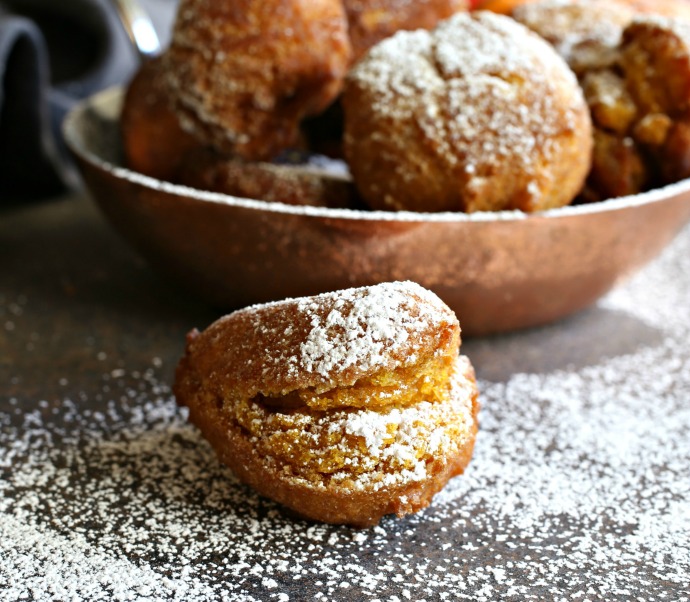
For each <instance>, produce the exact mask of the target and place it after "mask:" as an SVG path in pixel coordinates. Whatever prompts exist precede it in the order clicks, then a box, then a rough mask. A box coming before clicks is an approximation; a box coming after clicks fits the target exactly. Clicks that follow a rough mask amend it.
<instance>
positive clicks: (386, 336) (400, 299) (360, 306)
mask: <svg viewBox="0 0 690 602" xmlns="http://www.w3.org/2000/svg"><path fill="white" fill-rule="evenodd" d="M411 295H414V296H411ZM329 297H333V298H335V299H336V301H335V303H334V304H333V307H332V309H331V310H330V311H329V312H328V314H326V315H325V316H323V315H322V314H321V313H320V312H319V310H320V309H321V306H322V303H323V302H324V301H325V300H327V299H328V298H329ZM420 301H421V302H420ZM297 307H298V309H299V311H301V312H303V313H306V314H308V315H309V316H310V318H311V327H312V328H311V331H310V332H309V335H308V337H307V339H306V341H305V342H304V343H302V345H301V357H300V365H301V367H302V368H303V369H304V370H306V371H307V372H317V373H319V374H321V375H322V376H324V377H328V376H329V375H330V374H331V373H332V372H333V371H334V370H345V369H347V368H349V367H350V366H356V367H358V368H359V369H360V370H361V371H364V372H366V371H370V370H372V369H375V368H377V367H383V366H385V365H387V364H388V363H389V362H390V357H391V356H397V355H400V354H401V352H402V351H403V350H405V349H410V350H414V345H415V341H414V339H415V338H416V337H420V336H422V335H426V334H427V333H428V332H429V331H430V329H434V328H437V327H438V326H439V325H441V324H444V323H448V322H449V321H450V320H451V319H452V316H451V313H450V310H448V308H447V307H446V306H445V305H444V304H443V303H442V302H441V300H440V299H439V298H438V297H437V296H436V295H434V294H433V293H431V292H429V291H428V290H426V289H424V288H423V287H421V286H419V285H418V284H416V283H413V282H394V283H383V284H379V285H376V286H372V287H367V288H364V289H348V290H347V291H341V292H338V293H337V294H336V295H335V296H334V295H321V296H319V297H317V298H310V297H307V298H305V299H303V300H300V301H299V303H298V305H297ZM407 361H408V362H409V363H414V362H415V361H416V358H415V356H414V354H412V355H410V356H409V357H408V358H407Z"/></svg>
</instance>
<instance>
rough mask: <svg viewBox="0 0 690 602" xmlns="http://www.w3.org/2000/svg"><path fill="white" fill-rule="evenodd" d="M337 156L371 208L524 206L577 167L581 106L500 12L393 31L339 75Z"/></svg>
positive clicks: (542, 47)
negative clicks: (340, 146)
mask: <svg viewBox="0 0 690 602" xmlns="http://www.w3.org/2000/svg"><path fill="white" fill-rule="evenodd" d="M343 106H344V110H345V138H344V149H345V156H346V158H347V160H348V163H349V164H350V168H351V171H352V174H353V177H354V180H355V184H356V186H357V187H358V190H359V192H360V194H361V195H362V197H363V199H364V200H365V201H366V202H367V203H368V204H369V205H371V206H372V207H374V208H377V209H394V210H399V209H407V210H412V211H458V210H460V211H468V212H471V211H482V210H502V209H521V210H524V211H536V210H541V209H548V208H552V207H559V206H562V205H565V204H568V203H569V202H570V201H571V200H572V199H573V197H574V196H575V195H576V194H577V192H578V191H579V190H580V188H581V186H582V183H583V181H584V178H585V176H586V174H587V172H588V171H589V164H590V158H591V146H592V131H591V123H590V116H589V111H588V109H587V105H586V103H585V101H584V98H583V95H582V91H581V89H580V87H579V85H578V83H577V80H576V78H575V76H574V74H573V73H572V71H571V70H570V69H569V68H568V66H567V65H566V64H565V62H564V61H563V59H562V58H561V57H559V56H558V54H557V53H556V52H555V51H554V49H553V48H552V47H551V46H550V45H549V44H548V43H546V42H545V41H544V40H542V39H541V38H539V37H538V36H537V35H535V34H534V33H532V32H530V31H529V30H527V29H526V28H525V27H523V26H522V25H520V24H518V23H516V22H515V21H513V20H512V19H509V18H507V17H503V16H500V15H495V14H493V13H489V12H475V13H459V14H457V15H455V16H454V17H452V18H450V19H448V20H446V21H444V22H443V23H441V24H440V25H439V26H438V27H437V28H436V29H434V30H433V31H431V32H426V31H416V32H399V33H397V34H396V35H395V36H393V37H392V38H389V39H387V40H384V41H383V42H381V43H380V44H378V45H377V46H375V47H374V48H373V49H372V50H371V51H370V52H369V53H368V54H367V55H366V56H365V58H363V59H362V60H361V61H360V62H359V63H358V65H357V66H356V67H355V68H354V69H353V71H352V72H351V74H350V76H349V77H348V79H347V82H346V86H345V90H344V94H343Z"/></svg>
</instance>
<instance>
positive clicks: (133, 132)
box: [120, 58, 202, 181]
mask: <svg viewBox="0 0 690 602" xmlns="http://www.w3.org/2000/svg"><path fill="white" fill-rule="evenodd" d="M120 128H121V136H122V145H123V150H124V153H125V161H126V163H127V166H128V167H129V168H130V169H133V170H134V171H137V172H139V173H142V174H145V175H147V176H151V177H152V178H158V179H159V180H166V181H172V180H174V179H175V178H176V176H177V173H178V170H179V168H180V166H181V165H182V163H183V161H184V157H185V155H186V153H187V152H189V151H191V150H193V149H197V148H199V147H201V146H202V144H201V142H199V141H198V140H197V139H196V138H195V137H194V136H192V135H191V134H190V133H188V132H186V131H185V130H184V129H183V128H182V126H181V124H180V122H179V119H178V117H177V114H176V113H175V112H174V111H173V109H172V107H171V106H170V102H169V92H168V87H167V77H166V76H165V74H164V72H163V69H162V68H161V59H160V58H156V59H153V60H151V61H146V62H145V63H144V64H143V65H142V66H141V68H140V69H139V71H137V73H136V74H135V76H134V78H133V79H132V81H131V82H130V84H129V86H128V88H127V92H126V94H125V97H124V101H123V106H122V114H121V117H120Z"/></svg>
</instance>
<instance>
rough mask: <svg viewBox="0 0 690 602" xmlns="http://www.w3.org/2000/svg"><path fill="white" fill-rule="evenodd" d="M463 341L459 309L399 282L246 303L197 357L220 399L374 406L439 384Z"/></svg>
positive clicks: (198, 338) (200, 340)
mask: <svg viewBox="0 0 690 602" xmlns="http://www.w3.org/2000/svg"><path fill="white" fill-rule="evenodd" d="M459 344H460V327H459V325H458V321H457V318H456V317H455V314H454V313H453V312H452V310H450V309H449V308H448V307H447V306H446V305H445V304H444V303H443V302H442V301H441V300H440V299H439V298H438V297H437V296H436V295H435V294H433V293H431V292H429V291H427V290H426V289H424V288H422V287H421V286H419V285H417V284H415V283H412V282H392V283H384V284H378V285H375V286H370V287H362V288H354V289H348V290H345V291H338V292H336V293H325V294H321V295H316V296H313V297H304V298H300V299H288V300H285V301H279V302H274V303H267V304H262V305H255V306H252V307H249V308H246V309H243V310H239V311H236V312H234V313H232V314H230V315H228V316H226V317H225V318H222V319H221V320H219V321H218V322H216V323H214V324H213V325H212V326H211V327H209V328H208V329H207V330H206V331H204V333H203V334H202V335H199V334H198V333H192V334H191V335H190V337H189V340H188V345H187V357H188V358H190V361H193V365H190V366H189V368H191V369H192V370H193V371H194V372H196V373H197V374H203V375H205V381H206V385H205V386H206V388H207V390H208V389H209V388H210V389H212V390H213V393H214V394H215V395H217V396H218V398H219V399H224V400H227V399H235V400H237V399H249V398H257V397H259V396H260V398H261V402H262V403H264V404H266V405H269V406H270V405H272V404H274V405H277V406H278V407H283V408H284V407H301V406H307V407H312V408H318V409H325V408H335V407H365V406H366V407H370V408H371V407H385V406H388V405H392V404H396V405H407V404H410V403H414V401H415V398H417V399H418V397H416V396H417V395H418V393H419V392H420V391H426V392H427V393H428V394H430V393H431V392H432V391H433V390H436V389H437V388H438V387H437V385H438V384H439V383H437V382H435V381H436V380H446V381H447V379H448V378H449V375H450V372H451V371H452V366H453V363H454V360H455V358H456V357H457V352H458V346H459ZM192 358H193V359H192ZM355 385H356V386H355ZM358 388H362V389H365V390H366V394H365V395H363V394H361V393H363V392H364V391H360V392H359V393H358ZM298 390H299V392H300V394H299V395H298V396H292V397H291V396H290V394H291V393H293V392H295V391H298Z"/></svg>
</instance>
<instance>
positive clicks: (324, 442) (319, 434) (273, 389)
mask: <svg viewBox="0 0 690 602" xmlns="http://www.w3.org/2000/svg"><path fill="white" fill-rule="evenodd" d="M458 345H459V325H458V323H457V320H456V319H455V316H454V315H453V314H452V312H451V311H450V310H449V309H448V308H447V306H445V304H443V303H442V302H441V301H440V300H439V299H438V297H436V296H435V295H433V294H432V293H429V292H428V291H425V289H422V288H421V287H419V286H418V285H415V284H413V283H386V284H382V285H376V286H373V287H365V288H359V289H349V290H346V291H338V292H336V293H331V294H327V295H317V296H315V297H308V298H304V299H297V300H287V301H282V302H278V303H272V304H266V305H261V306H254V307H253V308H249V309H247V310H244V311H240V312H235V313H234V314H231V315H230V316H228V317H226V318H225V319H221V320H219V321H218V322H216V323H215V324H213V325H211V326H210V327H209V328H208V329H207V330H206V331H204V332H203V333H201V334H200V333H198V332H193V333H190V336H189V338H188V342H187V349H186V353H185V356H184V357H183V358H182V360H181V361H180V364H179V366H178V368H177V372H176V378H175V386H174V391H175V396H176V398H177V400H178V403H180V404H181V405H185V406H187V407H188V408H189V415H190V420H191V421H192V422H193V423H194V424H196V425H197V426H198V427H199V428H200V429H201V431H202V433H203V434H204V435H205V437H206V438H207V439H208V440H209V441H210V442H211V444H212V446H213V447H214V449H215V450H216V452H217V454H218V456H219V457H220V459H221V460H222V461H223V462H225V463H226V464H228V465H229V466H230V468H231V469H232V470H233V472H234V473H235V474H236V475H237V476H238V477H239V478H240V480H242V481H243V482H245V483H248V484H250V485H252V486H253V487H254V488H256V490H257V491H258V492H259V493H261V494H263V495H266V496H267V497H270V498H272V499H274V500H276V501H278V502H280V503H282V504H284V505H285V506H287V507H289V508H291V509H293V510H294V511H296V512H298V513H299V514H301V515H302V516H305V517H308V518H311V519H315V520H321V521H326V522H333V523H345V524H350V525H357V526H366V525H371V524H374V523H376V522H377V521H378V520H379V519H380V518H381V517H382V516H383V515H385V514H389V513H393V512H394V513H397V514H398V515H403V514H406V513H409V512H416V511H418V510H420V509H421V508H424V507H426V506H427V505H428V504H429V503H430V501H431V498H432V497H433V496H434V494H435V493H437V492H438V491H439V490H440V489H441V488H442V487H443V486H444V485H445V483H446V482H447V481H448V479H450V478H451V477H453V476H455V475H457V474H460V473H461V472H462V471H463V470H464V468H465V467H466V465H467V463H468V462H469V460H470V457H471V455H472V449H473V446H474V440H475V436H476V432H477V420H476V417H477V411H478V401H477V397H478V393H477V388H476V382H475V377H474V371H473V369H472V367H471V365H470V363H469V361H468V360H467V358H465V357H458Z"/></svg>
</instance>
